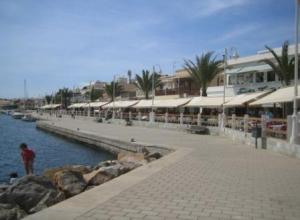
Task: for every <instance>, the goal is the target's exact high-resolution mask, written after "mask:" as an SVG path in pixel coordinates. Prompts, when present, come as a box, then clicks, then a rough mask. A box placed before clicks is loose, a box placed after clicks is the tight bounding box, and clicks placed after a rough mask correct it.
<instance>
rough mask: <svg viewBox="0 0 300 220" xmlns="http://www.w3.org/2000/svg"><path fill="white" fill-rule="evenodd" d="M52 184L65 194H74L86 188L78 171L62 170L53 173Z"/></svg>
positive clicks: (68, 195) (69, 195) (67, 195)
mask: <svg viewBox="0 0 300 220" xmlns="http://www.w3.org/2000/svg"><path fill="white" fill-rule="evenodd" d="M53 179H54V184H55V186H56V187H57V188H58V189H59V190H60V191H62V192H63V193H64V194H65V196H66V197H67V198H68V197H71V196H75V195H77V194H79V193H81V192H82V191H84V190H85V188H86V186H87V185H86V183H85V181H84V179H83V177H82V174H81V173H80V172H76V171H70V170H62V171H59V172H56V173H55V174H54V177H53Z"/></svg>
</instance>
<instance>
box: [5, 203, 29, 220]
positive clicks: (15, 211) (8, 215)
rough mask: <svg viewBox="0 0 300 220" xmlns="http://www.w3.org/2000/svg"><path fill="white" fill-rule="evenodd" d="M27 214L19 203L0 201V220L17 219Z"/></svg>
mask: <svg viewBox="0 0 300 220" xmlns="http://www.w3.org/2000/svg"><path fill="white" fill-rule="evenodd" d="M26 215H27V213H26V212H25V211H23V210H22V209H20V207H19V206H18V205H17V204H4V203H0V220H17V219H21V218H24V217H25V216H26Z"/></svg>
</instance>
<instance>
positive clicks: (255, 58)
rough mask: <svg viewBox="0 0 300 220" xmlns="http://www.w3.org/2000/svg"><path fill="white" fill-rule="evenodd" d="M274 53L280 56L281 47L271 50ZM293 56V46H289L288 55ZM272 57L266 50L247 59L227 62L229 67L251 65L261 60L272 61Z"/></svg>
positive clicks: (240, 58)
mask: <svg viewBox="0 0 300 220" xmlns="http://www.w3.org/2000/svg"><path fill="white" fill-rule="evenodd" d="M273 49H274V51H275V53H276V54H278V55H280V54H281V47H277V48H273ZM294 54H295V45H289V55H290V56H291V55H294ZM273 58H274V57H273V55H272V54H271V53H269V52H268V51H267V50H263V51H258V52H257V54H255V55H251V56H247V57H239V58H236V59H234V58H232V59H229V60H228V61H227V64H228V65H229V66H231V65H239V64H244V63H252V62H259V61H261V60H263V59H273Z"/></svg>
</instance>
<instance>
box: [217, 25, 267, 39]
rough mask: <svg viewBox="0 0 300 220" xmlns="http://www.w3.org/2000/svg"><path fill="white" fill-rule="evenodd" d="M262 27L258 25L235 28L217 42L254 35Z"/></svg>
mask: <svg viewBox="0 0 300 220" xmlns="http://www.w3.org/2000/svg"><path fill="white" fill-rule="evenodd" d="M260 27H261V25H257V24H249V25H246V26H242V27H238V28H235V29H233V30H231V31H228V32H226V33H224V34H223V35H222V36H221V37H218V38H217V39H216V40H217V41H227V40H231V39H234V38H237V37H240V36H243V35H245V34H248V33H253V32H254V31H256V30H258V29H259V28H260Z"/></svg>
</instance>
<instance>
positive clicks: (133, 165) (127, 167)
mask: <svg viewBox="0 0 300 220" xmlns="http://www.w3.org/2000/svg"><path fill="white" fill-rule="evenodd" d="M120 163H121V164H122V166H123V170H127V172H128V171H131V170H133V169H135V168H137V167H139V166H142V164H140V163H134V162H120Z"/></svg>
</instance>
